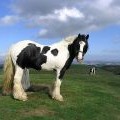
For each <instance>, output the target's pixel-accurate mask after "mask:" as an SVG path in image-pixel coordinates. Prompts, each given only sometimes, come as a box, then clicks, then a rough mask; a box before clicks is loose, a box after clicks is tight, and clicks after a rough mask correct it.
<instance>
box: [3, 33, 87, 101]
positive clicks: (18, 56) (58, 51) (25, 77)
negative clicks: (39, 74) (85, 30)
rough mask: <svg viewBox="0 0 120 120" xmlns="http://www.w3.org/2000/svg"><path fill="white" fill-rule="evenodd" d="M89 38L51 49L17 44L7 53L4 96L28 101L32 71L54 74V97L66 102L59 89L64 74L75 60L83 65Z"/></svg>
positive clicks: (75, 38) (79, 37) (66, 41)
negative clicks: (27, 92)
mask: <svg viewBox="0 0 120 120" xmlns="http://www.w3.org/2000/svg"><path fill="white" fill-rule="evenodd" d="M88 38H89V35H88V34H87V35H84V34H79V35H74V36H69V37H66V38H65V39H63V40H61V41H59V42H57V43H54V44H52V45H50V46H44V45H41V44H38V43H36V42H34V41H30V40H24V41H20V42H18V43H16V44H14V45H13V46H12V47H11V48H10V49H9V51H8V54H7V56H6V60H5V63H4V81H3V94H4V95H8V94H12V95H13V97H14V98H15V99H17V100H22V101H26V100H27V94H26V92H25V91H26V90H27V89H28V88H29V87H30V82H29V68H33V69H36V70H41V69H44V70H55V71H56V81H55V83H54V85H53V90H52V93H51V96H52V98H53V99H56V100H58V101H63V97H62V95H61V93H60V86H61V82H62V78H63V76H64V74H65V71H66V70H67V69H68V68H69V67H70V65H71V63H72V62H73V59H74V58H76V59H77V61H78V62H81V61H82V60H83V58H84V55H85V54H86V52H87V50H88Z"/></svg>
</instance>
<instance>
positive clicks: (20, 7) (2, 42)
mask: <svg viewBox="0 0 120 120" xmlns="http://www.w3.org/2000/svg"><path fill="white" fill-rule="evenodd" d="M79 33H81V34H89V36H90V37H89V50H88V52H87V54H86V55H85V60H90V61H94V60H99V61H101V60H102V61H115V62H116V61H117V62H119V61H120V0H1V3H0V56H2V55H5V54H6V53H7V51H8V49H9V47H10V46H11V45H12V44H14V43H16V42H18V41H21V40H26V39H29V40H33V41H36V42H38V43H40V44H45V45H50V44H52V43H55V42H58V41H60V40H62V39H63V38H65V37H67V36H69V35H75V34H79Z"/></svg>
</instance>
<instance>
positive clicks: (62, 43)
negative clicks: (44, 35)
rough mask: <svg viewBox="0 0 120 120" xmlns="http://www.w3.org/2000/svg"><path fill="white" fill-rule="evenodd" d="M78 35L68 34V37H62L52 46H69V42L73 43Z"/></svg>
mask: <svg viewBox="0 0 120 120" xmlns="http://www.w3.org/2000/svg"><path fill="white" fill-rule="evenodd" d="M76 37H77V35H72V36H68V37H66V38H64V39H62V40H61V41H59V42H58V43H54V44H53V45H52V46H54V45H58V46H59V45H60V46H67V45H69V44H72V43H73V41H74V40H75V39H76Z"/></svg>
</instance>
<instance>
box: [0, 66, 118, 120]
mask: <svg viewBox="0 0 120 120" xmlns="http://www.w3.org/2000/svg"><path fill="white" fill-rule="evenodd" d="M88 73H89V67H88V66H84V65H81V66H80V65H73V66H72V67H71V68H70V69H69V70H68V71H67V72H66V74H65V76H64V80H63V82H62V86H61V93H62V95H63V97H64V102H58V101H55V100H52V99H51V98H50V97H49V95H48V94H46V92H45V91H38V92H35V93H32V94H29V95H28V97H29V98H28V101H26V102H22V101H17V100H14V99H12V97H11V96H2V95H1V93H0V120H7V119H8V120H120V75H115V74H113V73H112V72H109V71H105V70H102V69H100V68H98V69H97V74H96V75H94V76H90V75H89V74H88ZM2 77H3V72H2V70H1V71H0V84H1V83H2ZM30 78H31V82H32V83H33V84H46V85H50V84H52V83H53V82H54V80H55V73H53V72H46V71H41V72H36V71H35V70H31V74H30ZM0 92H1V90H0Z"/></svg>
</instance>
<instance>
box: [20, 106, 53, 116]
mask: <svg viewBox="0 0 120 120" xmlns="http://www.w3.org/2000/svg"><path fill="white" fill-rule="evenodd" d="M22 114H24V115H25V116H52V115H54V114H55V112H54V111H52V110H49V109H48V108H45V107H41V108H35V109H32V110H25V111H23V112H22Z"/></svg>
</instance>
